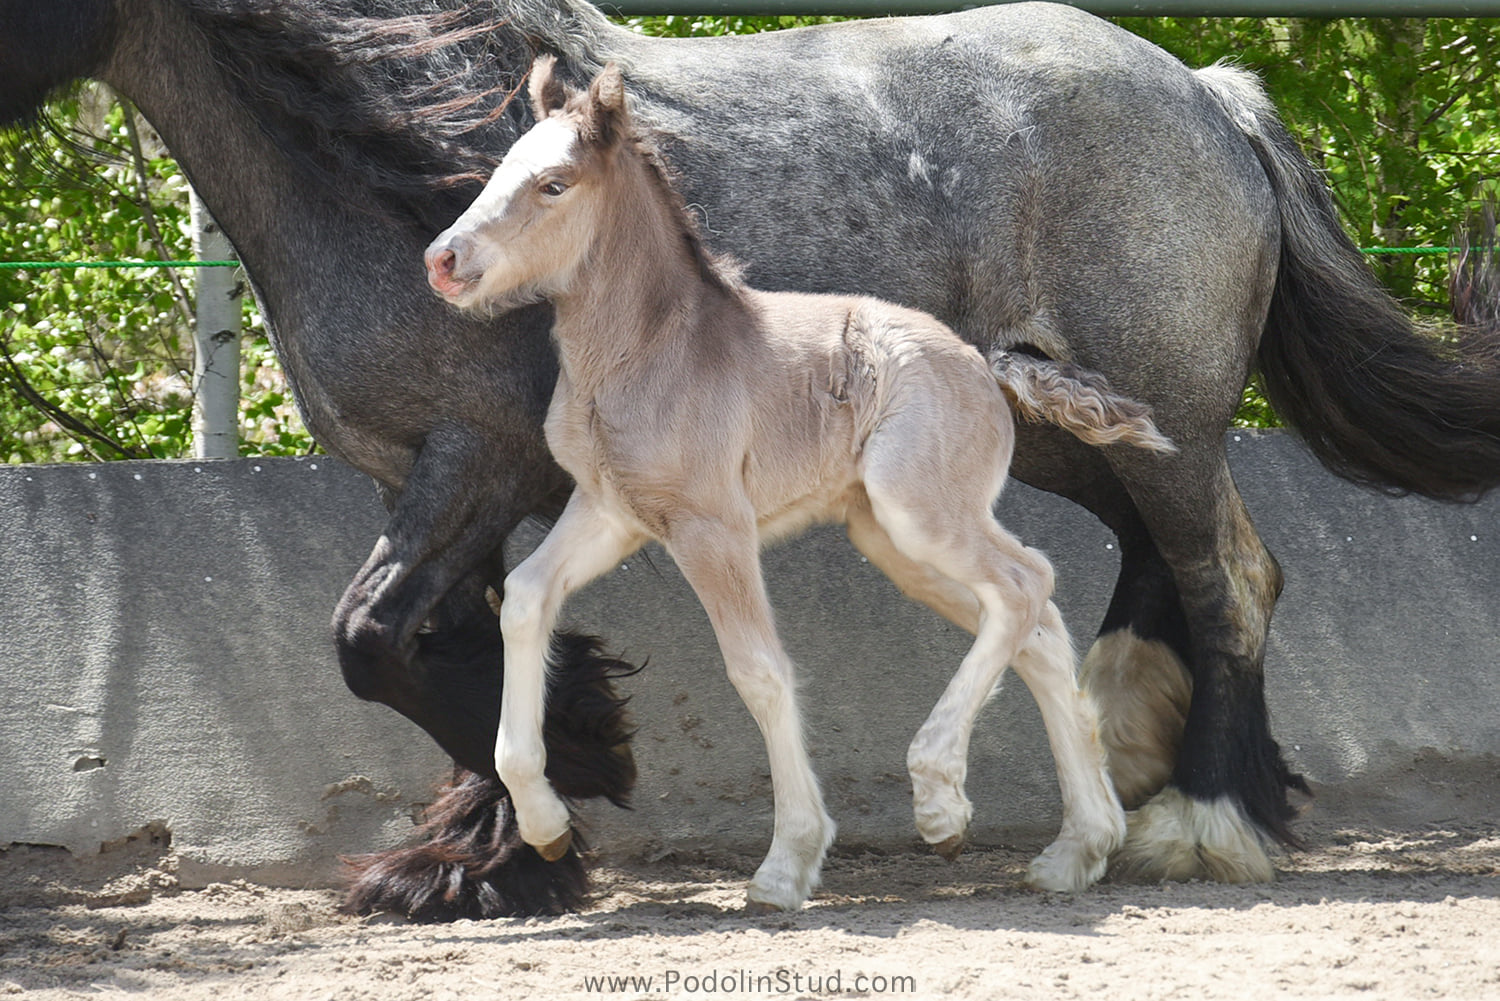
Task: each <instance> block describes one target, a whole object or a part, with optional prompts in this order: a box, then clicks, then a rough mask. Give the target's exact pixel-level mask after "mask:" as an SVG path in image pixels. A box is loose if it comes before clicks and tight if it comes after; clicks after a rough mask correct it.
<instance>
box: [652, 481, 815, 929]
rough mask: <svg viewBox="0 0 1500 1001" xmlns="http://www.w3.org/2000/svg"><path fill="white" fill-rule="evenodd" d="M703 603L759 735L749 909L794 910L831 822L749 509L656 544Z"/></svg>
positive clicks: (679, 527) (681, 524)
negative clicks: (758, 850) (765, 807)
mask: <svg viewBox="0 0 1500 1001" xmlns="http://www.w3.org/2000/svg"><path fill="white" fill-rule="evenodd" d="M663 541H664V542H665V543H666V545H667V548H668V550H669V551H670V552H671V554H672V558H673V559H674V560H675V561H676V562H677V566H678V568H679V569H680V570H681V571H682V575H683V576H684V577H686V578H687V581H688V583H689V584H691V585H692V587H693V591H694V592H695V593H696V594H697V595H698V600H699V601H701V602H702V603H703V608H704V610H705V611H706V612H707V613H708V618H709V621H710V622H711V623H712V625H713V629H714V635H715V636H716V637H717V638H718V641H719V650H720V652H721V653H722V654H723V657H724V666H725V669H726V671H727V672H728V675H729V680H730V682H731V683H732V684H733V685H734V687H735V690H736V691H737V692H739V695H740V698H741V699H742V700H743V701H744V703H745V705H746V707H747V708H749V710H750V714H751V715H752V716H753V717H755V722H756V725H758V726H759V727H760V732H761V736H762V737H764V738H765V742H766V755H767V757H768V758H769V760H770V765H771V791H772V797H773V802H774V808H775V829H774V833H773V834H772V837H771V849H770V851H769V852H768V853H767V854H766V858H765V861H763V862H762V863H761V865H760V868H759V869H757V870H756V872H755V876H754V877H753V878H752V879H751V880H750V886H749V889H748V891H747V893H746V900H747V904H748V906H749V907H750V908H752V909H766V910H771V909H775V910H785V911H791V910H796V909H797V908H798V907H801V906H802V903H803V902H804V901H805V900H806V899H807V898H808V895H809V894H811V893H812V891H813V889H814V887H816V886H817V884H818V879H819V874H820V872H821V870H822V866H823V856H824V854H825V853H826V852H827V851H828V846H829V845H830V844H832V843H833V837H834V832H835V829H836V825H835V824H834V822H833V819H832V818H831V817H829V816H828V812H827V810H825V809H824V806H823V795H822V792H821V790H820V789H819V788H818V779H817V776H816V775H814V774H813V770H812V764H811V762H810V761H809V759H808V755H807V745H806V742H805V740H804V737H803V733H802V717H801V714H800V713H799V711H798V708H797V689H796V677H795V674H796V672H795V669H794V668H793V666H792V661H791V658H790V657H788V656H787V653H786V651H785V650H784V649H783V648H782V645H781V639H780V637H778V636H777V634H776V626H775V622H774V620H773V618H772V614H771V604H770V601H769V599H768V598H767V596H766V589H765V584H764V582H763V580H762V578H761V568H760V543H759V538H758V536H757V534H756V527H755V519H754V515H753V513H752V512H750V511H748V510H744V511H740V512H737V517H734V518H733V520H720V519H714V518H681V519H679V520H677V521H676V522H675V523H674V524H673V525H672V527H671V530H670V532H669V534H668V536H667V538H665V539H664V540H663Z"/></svg>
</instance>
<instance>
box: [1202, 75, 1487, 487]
mask: <svg viewBox="0 0 1500 1001" xmlns="http://www.w3.org/2000/svg"><path fill="white" fill-rule="evenodd" d="M1199 79H1200V80H1201V81H1202V82H1203V83H1204V84H1205V86H1207V87H1208V89H1209V90H1210V92H1212V93H1213V94H1214V96H1215V97H1217V98H1218V99H1219V102H1220V103H1221V104H1222V105H1223V106H1224V108H1225V110H1226V111H1228V112H1229V115H1230V117H1231V118H1232V119H1234V121H1235V122H1236V124H1238V125H1239V127H1240V129H1241V131H1242V132H1244V134H1245V137H1246V138H1247V139H1248V141H1249V142H1250V145H1251V146H1252V147H1253V148H1254V150H1255V153H1256V155H1257V156H1258V157H1259V158H1260V162H1261V165H1262V166H1263V167H1264V169H1265V172H1266V176H1267V177H1268V178H1269V179H1270V182H1271V186H1272V188H1273V189H1274V190H1275V192H1276V200H1277V203H1278V206H1279V207H1280V211H1281V259H1280V269H1279V274H1278V277H1277V281H1276V288H1275V292H1274V294H1273V297H1272V301H1271V310H1270V315H1269V317H1268V319H1267V321H1266V327H1265V332H1264V334H1263V336H1262V337H1261V342H1260V353H1259V355H1258V361H1259V368H1260V373H1261V376H1262V378H1263V380H1264V383H1265V390H1266V396H1267V397H1268V398H1269V399H1270V401H1271V405H1272V406H1273V407H1275V408H1276V412H1277V413H1278V414H1279V415H1280V416H1281V417H1282V418H1283V419H1284V420H1285V421H1286V422H1287V423H1288V424H1290V425H1291V426H1292V427H1293V428H1295V429H1296V430H1297V431H1298V432H1299V433H1300V434H1301V436H1302V437H1303V438H1304V439H1305V440H1306V441H1307V444H1308V445H1309V446H1310V447H1311V448H1312V450H1313V452H1314V453H1315V454H1316V455H1317V457H1318V458H1319V460H1321V461H1322V462H1323V463H1324V465H1326V466H1327V467H1328V468H1329V469H1331V470H1332V471H1333V472H1335V473H1337V474H1338V475H1340V476H1342V477H1344V478H1345V479H1348V480H1352V481H1354V482H1355V483H1359V484H1362V485H1365V486H1369V487H1374V488H1376V489H1380V490H1384V491H1387V492H1389V493H1396V494H1405V493H1415V494H1422V495H1424V496H1427V497H1434V498H1437V499H1440V500H1449V501H1470V500H1475V499H1477V498H1479V497H1480V496H1482V495H1483V494H1484V493H1485V492H1486V491H1488V490H1490V489H1492V488H1493V487H1494V486H1496V485H1497V484H1500V325H1495V326H1491V327H1489V328H1485V327H1483V326H1469V325H1463V326H1458V327H1456V328H1453V329H1451V330H1448V331H1446V332H1445V336H1438V335H1436V334H1432V333H1428V332H1424V331H1421V330H1419V329H1417V328H1416V326H1415V325H1414V324H1413V322H1412V319H1411V317H1410V316H1409V315H1407V313H1406V312H1405V311H1404V310H1403V309H1402V307H1401V306H1400V305H1399V304H1398V303H1397V302H1396V301H1395V300H1394V299H1392V298H1391V296H1390V295H1389V293H1387V292H1386V290H1385V289H1384V288H1383V287H1382V286H1381V285H1380V283H1379V281H1378V280H1377V279H1376V278H1375V275H1374V273H1373V272H1372V271H1371V270H1370V267H1369V265H1368V263H1367V262H1366V261H1365V259H1364V255H1362V254H1361V253H1360V252H1359V250H1358V248H1356V247H1355V246H1354V244H1353V243H1352V242H1351V241H1350V240H1349V238H1348V236H1347V235H1346V234H1345V233H1344V230H1343V228H1342V226H1341V225H1340V223H1339V219H1338V213H1337V210H1336V209H1335V206H1334V203H1333V198H1332V195H1331V194H1330V192H1329V189H1328V186H1327V184H1326V183H1325V181H1324V180H1323V177H1322V175H1321V174H1320V173H1319V172H1318V171H1317V170H1316V169H1315V168H1314V167H1313V165H1312V164H1311V163H1309V162H1308V160H1307V158H1306V157H1305V156H1303V155H1302V152H1301V150H1300V149H1298V147H1297V144H1296V142H1295V141H1294V140H1293V139H1292V137H1291V136H1290V135H1289V134H1288V133H1287V130H1286V128H1285V127H1284V126H1283V125H1282V124H1281V121H1280V120H1279V119H1278V118H1277V116H1276V113H1275V110H1274V109H1273V108H1272V107H1271V104H1270V102H1269V101H1267V100H1266V99H1265V95H1264V93H1262V92H1260V90H1259V87H1258V85H1254V84H1253V83H1252V82H1250V81H1252V80H1253V78H1250V77H1249V75H1248V74H1244V73H1241V72H1239V71H1236V70H1232V69H1228V68H1226V67H1222V66H1221V67H1213V68H1211V69H1210V70H1202V71H1199ZM1486 291H1487V292H1488V293H1489V294H1491V295H1496V294H1497V293H1500V287H1491V288H1489V289H1487V290H1486Z"/></svg>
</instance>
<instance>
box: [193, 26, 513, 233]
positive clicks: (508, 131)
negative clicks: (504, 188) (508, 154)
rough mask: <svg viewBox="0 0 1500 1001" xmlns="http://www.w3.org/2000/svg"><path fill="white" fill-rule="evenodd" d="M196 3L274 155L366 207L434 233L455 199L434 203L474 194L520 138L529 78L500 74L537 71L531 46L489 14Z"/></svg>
mask: <svg viewBox="0 0 1500 1001" xmlns="http://www.w3.org/2000/svg"><path fill="white" fill-rule="evenodd" d="M186 4H187V7H188V10H189V12H190V14H191V16H192V18H193V20H194V21H195V22H196V23H197V24H198V25H199V26H200V27H201V28H202V30H203V32H204V34H205V36H206V37H207V38H208V39H209V40H210V44H211V45H212V47H213V53H214V58H215V60H216V61H217V62H218V64H219V66H220V67H221V68H222V70H223V71H224V73H225V75H226V76H227V78H228V80H229V82H230V86H231V88H232V89H233V90H234V92H235V93H236V96H237V97H238V98H239V99H240V100H241V101H243V102H244V103H245V105H246V106H247V107H249V108H251V109H252V110H253V111H254V113H255V116H256V118H257V120H258V121H259V123H260V126H261V128H262V129H263V130H264V131H265V133H266V134H267V135H268V136H269V137H270V138H271V139H272V141H274V142H275V143H276V145H277V147H278V148H279V149H281V150H282V151H283V153H284V154H285V155H287V156H288V157H290V158H292V159H293V160H294V161H296V162H298V163H300V164H301V165H302V166H303V167H305V168H306V171H307V173H308V174H309V176H311V177H314V178H317V179H319V180H321V181H322V182H324V183H325V184H326V185H327V186H328V187H329V188H330V189H331V190H333V191H334V192H336V193H338V194H341V195H344V196H347V197H348V198H349V200H351V201H354V202H355V203H357V204H360V205H361V206H363V207H365V208H366V209H369V208H372V207H375V208H377V209H378V210H379V211H381V212H384V213H395V214H401V215H407V216H413V217H415V218H417V219H418V220H421V221H423V222H424V223H427V224H430V222H431V218H440V217H441V216H442V215H443V214H444V213H445V212H446V211H447V206H446V205H445V204H443V203H445V202H448V201H449V200H448V199H444V198H437V199H434V194H441V193H443V192H451V193H452V194H453V197H454V199H461V198H463V197H464V195H465V193H467V194H468V195H470V196H472V193H473V190H474V187H475V186H477V185H479V184H482V183H483V180H484V177H485V176H486V175H487V174H488V172H489V171H490V170H491V169H492V168H493V167H494V165H495V163H496V162H497V161H498V160H499V158H500V155H501V154H502V153H503V151H504V149H505V148H506V146H507V145H508V144H509V142H510V140H511V139H513V138H514V137H515V135H517V134H518V133H519V131H520V130H521V129H522V128H524V121H523V119H522V116H523V114H524V112H523V109H522V107H521V105H520V104H519V103H512V102H511V100H510V99H511V97H512V95H513V92H514V88H515V86H516V85H517V83H519V76H518V74H515V73H506V72H504V71H503V69H502V67H505V66H525V65H528V64H529V61H530V58H531V51H530V50H531V47H532V45H533V42H532V40H531V39H529V38H528V37H527V36H526V34H525V33H524V32H520V31H516V30H507V28H508V27H509V25H508V22H506V21H503V20H500V19H498V18H497V17H496V16H495V9H494V8H493V7H492V6H491V5H488V4H469V5H464V6H462V7H460V8H459V9H456V10H451V11H445V12H441V13H430V12H429V13H412V12H411V10H412V9H413V8H414V7H415V5H414V4H410V3H401V2H392V3H385V4H383V5H378V6H383V7H384V8H385V9H384V10H381V11H375V12H374V13H373V15H372V7H373V6H377V5H372V4H369V3H364V4H358V3H351V2H348V0H333V2H327V3H311V2H306V0H297V2H284V0H186ZM429 10H430V8H429ZM371 194H373V195H375V196H376V197H375V198H374V199H371V198H370V197H369V196H370V195H371ZM435 201H436V202H437V203H438V204H437V205H434V202H435Z"/></svg>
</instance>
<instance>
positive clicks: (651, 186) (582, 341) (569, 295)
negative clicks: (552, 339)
mask: <svg viewBox="0 0 1500 1001" xmlns="http://www.w3.org/2000/svg"><path fill="white" fill-rule="evenodd" d="M616 167H617V169H615V170H613V171H611V175H610V177H609V180H608V184H609V189H608V191H607V192H606V196H605V197H604V198H602V199H601V201H602V203H603V205H604V209H603V211H602V212H601V213H600V217H599V219H598V221H597V223H596V229H595V235H594V243H593V247H592V249H591V250H590V251H589V253H588V254H587V255H586V257H585V258H584V261H583V263H582V264H581V265H580V266H579V269H578V271H577V272H576V274H575V275H574V276H573V278H572V280H571V281H570V282H569V283H568V286H569V287H568V289H567V290H566V291H565V292H563V293H561V294H558V295H556V296H554V297H553V306H554V309H555V312H556V319H555V322H554V326H553V330H554V333H555V336H556V337H557V340H558V344H559V348H560V352H561V355H562V363H563V368H564V371H565V372H566V374H567V375H568V377H569V379H570V380H572V381H573V382H574V383H575V384H591V385H597V384H599V383H601V382H603V381H604V380H606V379H607V378H609V377H610V376H612V375H618V376H623V377H626V378H628V377H630V375H631V374H632V373H633V372H634V371H635V370H637V369H638V368H639V367H640V366H641V365H643V364H646V363H649V362H651V361H654V360H658V359H666V360H672V359H675V358H676V357H679V356H680V353H681V351H682V350H684V349H685V348H687V347H689V346H690V343H691V342H692V341H694V340H702V339H703V338H710V337H715V336H721V335H722V331H721V330H712V329H706V328H704V327H703V326H701V325H700V324H699V323H698V322H697V321H698V319H699V318H700V317H701V316H702V315H703V314H704V312H705V309H706V308H707V307H708V306H709V305H710V304H715V305H716V306H717V307H718V308H720V309H722V308H724V307H726V306H727V307H729V308H731V309H735V308H739V307H737V306H736V305H735V304H736V303H737V302H738V301H739V298H740V295H739V293H740V291H741V289H740V287H739V284H738V282H737V280H736V279H734V278H731V277H728V276H723V275H721V274H720V272H719V271H718V265H717V264H716V263H715V262H714V261H713V260H711V259H710V258H709V257H708V256H707V254H706V252H705V251H704V250H703V249H702V247H701V245H700V244H699V243H698V241H697V238H696V234H695V233H694V232H693V230H692V228H691V223H690V222H689V221H688V220H686V219H685V218H683V215H682V209H681V208H680V207H679V206H678V205H677V204H676V201H675V196H674V195H673V193H672V192H671V190H670V189H669V188H668V187H667V186H666V182H665V180H664V179H663V178H661V177H660V175H659V174H658V173H657V172H656V168H655V167H653V166H652V165H650V164H648V163H646V162H644V160H643V159H642V157H641V155H640V154H638V153H637V152H636V151H634V150H627V151H624V152H622V153H621V154H619V156H618V159H617V160H616Z"/></svg>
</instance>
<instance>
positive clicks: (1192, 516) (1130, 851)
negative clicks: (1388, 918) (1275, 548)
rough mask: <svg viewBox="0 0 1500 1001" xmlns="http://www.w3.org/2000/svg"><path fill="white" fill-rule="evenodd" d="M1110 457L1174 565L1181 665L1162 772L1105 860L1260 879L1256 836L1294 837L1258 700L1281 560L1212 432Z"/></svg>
mask: <svg viewBox="0 0 1500 1001" xmlns="http://www.w3.org/2000/svg"><path fill="white" fill-rule="evenodd" d="M1179 444H1181V443H1179ZM1112 458H1114V459H1115V460H1116V462H1117V467H1116V468H1117V469H1118V470H1119V472H1120V475H1121V478H1122V479H1123V480H1124V481H1125V483H1126V484H1127V486H1128V487H1129V488H1130V491H1131V494H1132V496H1133V497H1134V498H1135V501H1136V504H1137V506H1138V509H1139V511H1140V512H1141V515H1142V518H1143V520H1144V522H1145V524H1146V525H1147V527H1148V528H1149V529H1150V532H1151V536H1152V539H1153V540H1154V542H1155V545H1156V547H1157V549H1158V551H1159V552H1160V554H1161V557H1162V559H1163V560H1164V562H1165V563H1166V564H1168V565H1169V566H1171V568H1172V570H1173V575H1174V579H1175V582H1176V588H1177V592H1178V596H1179V600H1180V603H1181V610H1182V613H1183V617H1184V621H1185V624H1186V631H1187V637H1186V639H1187V645H1188V651H1189V657H1188V658H1187V660H1188V665H1189V668H1190V670H1191V672H1192V698H1191V702H1190V704H1189V709H1188V714H1187V720H1186V724H1185V727H1184V730H1183V734H1182V743H1181V747H1180V749H1179V752H1178V756H1177V762H1176V765H1175V767H1174V769H1173V772H1172V780H1171V783H1170V784H1169V785H1168V787H1167V788H1166V789H1164V790H1163V791H1162V792H1160V793H1158V794H1157V795H1156V796H1155V797H1153V798H1152V799H1151V800H1150V801H1148V802H1147V803H1146V804H1145V805H1144V806H1143V807H1141V808H1140V809H1139V810H1138V811H1136V812H1135V814H1134V815H1133V816H1132V817H1131V821H1130V831H1129V837H1128V842H1127V845H1126V848H1125V850H1123V851H1122V852H1121V853H1120V854H1119V855H1118V856H1117V859H1116V863H1115V871H1116V872H1117V873H1119V874H1121V875H1124V876H1126V877H1137V878H1146V879H1162V878H1167V879H1188V878H1201V877H1208V878H1212V879H1217V880H1220V881H1223V882H1262V881H1267V880H1270V879H1272V878H1274V875H1275V873H1274V870H1273V869H1272V867H1271V864H1270V860H1269V858H1268V857H1267V854H1266V845H1265V841H1266V840H1268V838H1277V839H1280V840H1281V841H1283V842H1286V843H1288V844H1294V843H1295V839H1294V838H1293V836H1292V834H1291V831H1290V828H1289V821H1290V820H1291V818H1292V816H1293V813H1294V811H1293V810H1292V808H1291V807H1290V805H1289V804H1288V803H1287V798H1286V791H1287V789H1288V787H1291V788H1298V789H1303V790H1305V789H1306V786H1305V784H1304V783H1303V782H1302V780H1301V778H1300V776H1297V775H1294V774H1293V773H1292V772H1291V771H1290V770H1289V769H1288V768H1287V766H1286V763H1285V761H1284V760H1283V759H1282V756H1281V750H1280V748H1279V747H1278V746H1277V744H1276V742H1275V740H1273V739H1272V737H1271V732H1270V723H1269V719H1268V716H1267V712H1266V704H1265V692H1264V675H1263V669H1262V660H1263V657H1264V655H1265V643H1266V636H1267V633H1268V632H1269V629H1270V622H1271V610H1272V607H1273V606H1274V604H1275V601H1276V598H1277V595H1278V594H1279V593H1280V591H1281V571H1280V569H1279V568H1278V567H1277V565H1276V561H1275V559H1274V558H1272V556H1271V554H1270V552H1268V551H1267V550H1266V548H1265V546H1264V545H1262V543H1261V541H1260V538H1259V537H1258V536H1257V535H1256V532H1255V527H1254V525H1253V524H1252V523H1251V521H1250V516H1249V513H1248V512H1247V511H1246V510H1245V506H1244V502H1243V501H1242V500H1241V499H1240V495H1239V492H1238V491H1237V490H1236V489H1235V486H1234V481H1233V479H1232V478H1231V476H1230V473H1229V467H1228V463H1227V460H1226V457H1225V455H1224V450H1223V444H1222V441H1220V440H1219V439H1217V438H1214V439H1213V440H1211V441H1199V442H1195V443H1191V444H1189V445H1185V446H1184V447H1183V450H1182V452H1181V453H1180V454H1179V455H1177V456H1174V457H1172V458H1170V459H1157V460H1152V461H1151V462H1150V463H1135V462H1131V461H1130V460H1131V459H1134V458H1135V457H1131V456H1112ZM1161 463H1167V464H1168V466H1167V468H1166V469H1163V468H1162V466H1161Z"/></svg>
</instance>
